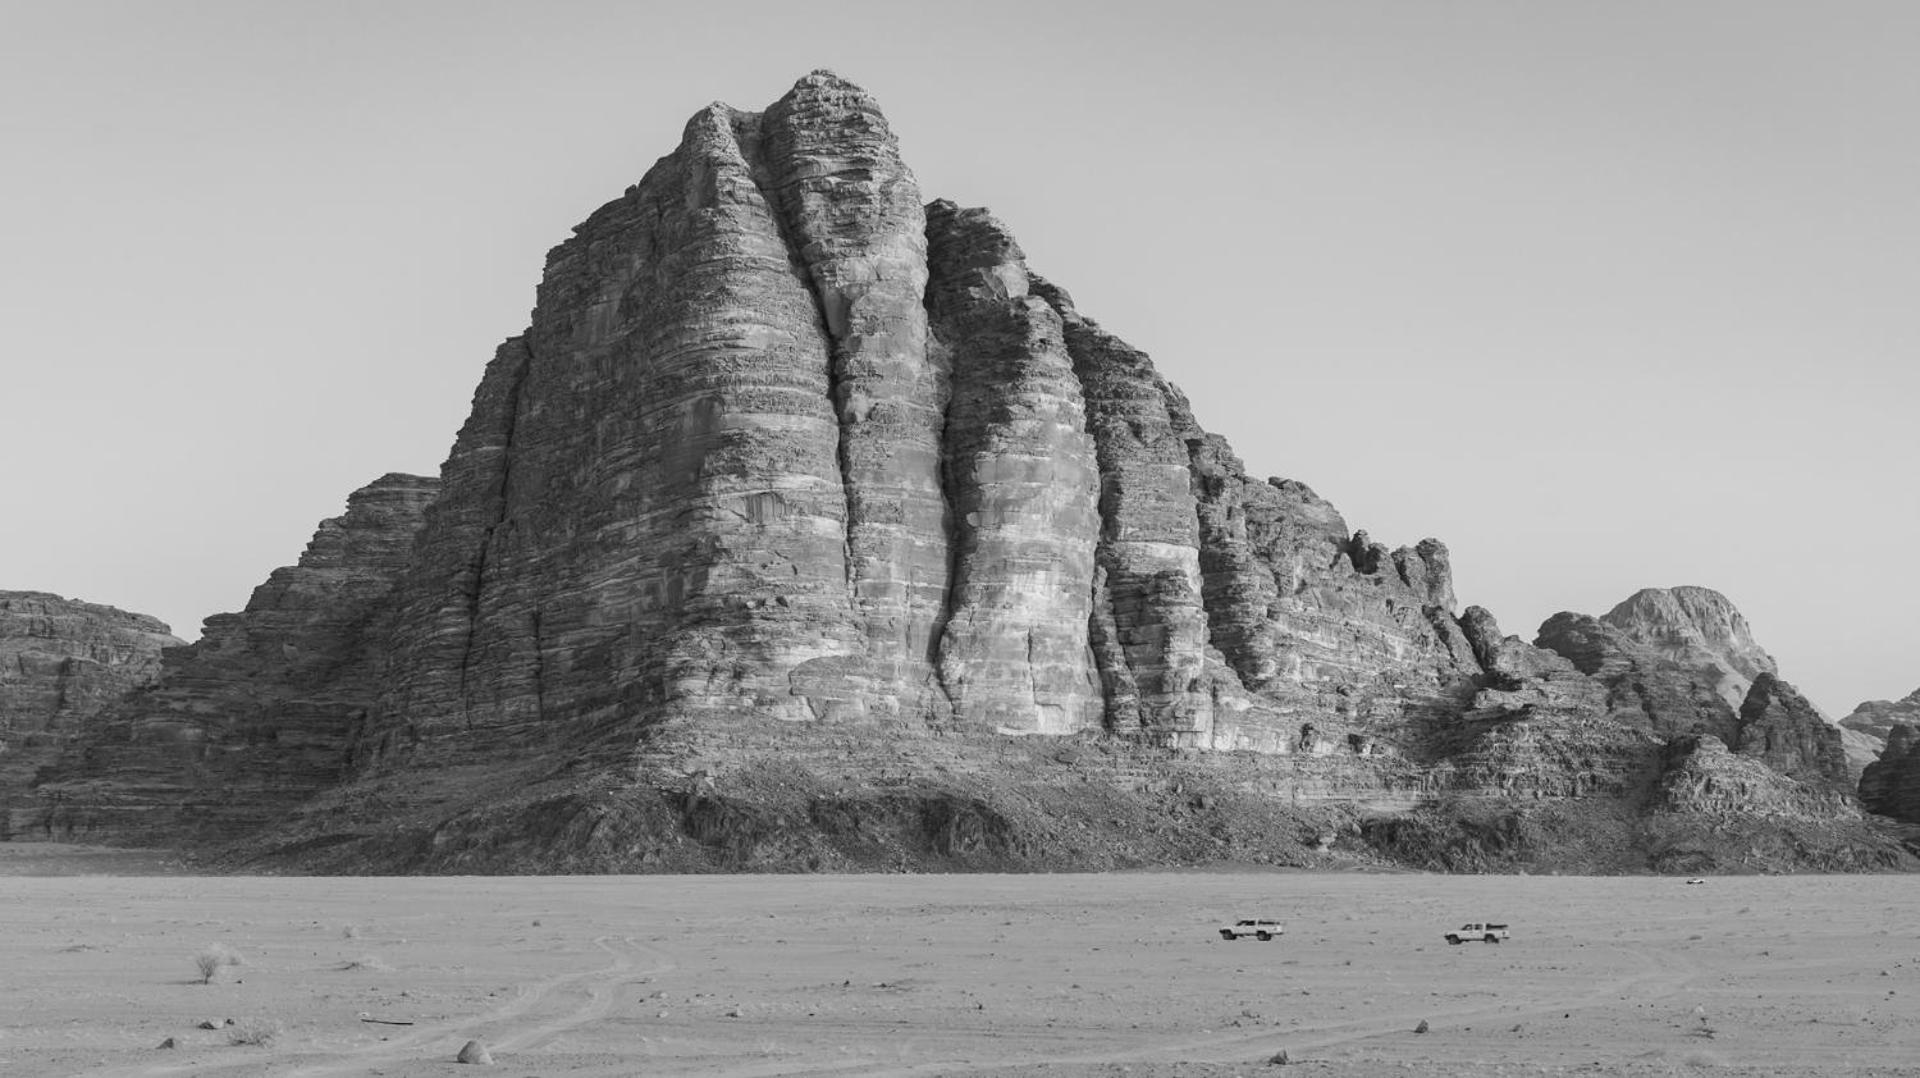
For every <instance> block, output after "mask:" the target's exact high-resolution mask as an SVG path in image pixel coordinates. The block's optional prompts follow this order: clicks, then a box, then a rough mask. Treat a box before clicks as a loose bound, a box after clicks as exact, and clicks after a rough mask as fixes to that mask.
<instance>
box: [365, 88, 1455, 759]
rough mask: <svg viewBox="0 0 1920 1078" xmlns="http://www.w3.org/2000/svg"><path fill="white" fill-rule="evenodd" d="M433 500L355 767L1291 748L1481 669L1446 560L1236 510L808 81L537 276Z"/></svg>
mask: <svg viewBox="0 0 1920 1078" xmlns="http://www.w3.org/2000/svg"><path fill="white" fill-rule="evenodd" d="M443 478H444V482H445V493H444V495H443V496H442V498H441V499H440V501H439V502H438V503H437V504H436V505H435V506H433V507H432V509H431V510H429V512H428V514H427V523H426V527H425V529H424V531H423V534H422V538H421V542H420V548H419V553H420V556H419V558H418V559H417V560H416V562H415V564H414V565H413V566H411V567H410V568H409V569H408V571H407V572H406V574H405V576H404V578H403V580H402V581H401V583H400V586H399V589H398V591H397V602H398V606H399V611H400V612H399V616H398V618H397V621H396V624H395V629H394V634H393V639H392V641H391V650H392V654H393V661H392V664H391V676H390V677H389V678H388V679H387V682H386V684H385V687H384V689H383V693H382V696H381V702H380V707H379V708H378V709H377V715H376V720H375V725H374V730H373V740H372V745H371V747H372V749H373V755H374V756H375V757H376V758H377V759H378V760H379V761H381V763H382V766H389V767H402V766H414V765H415V764H418V763H420V762H422V761H428V760H436V761H440V762H458V761H461V760H469V759H473V758H474V757H475V756H477V755H485V754H494V753H499V752H502V751H512V748H513V747H514V746H521V747H524V746H529V745H542V744H546V743H548V742H550V741H551V740H552V739H553V738H555V737H556V736H559V737H563V738H564V739H566V740H568V741H569V742H575V743H578V742H580V741H582V740H587V741H591V742H593V744H594V745H595V746H597V748H594V749H590V750H588V751H589V752H590V753H597V754H600V755H604V756H605V757H606V758H607V759H617V758H636V759H638V758H647V759H657V760H661V761H665V760H671V759H690V758H692V757H693V756H694V755H695V754H698V753H711V752H712V751H716V750H715V749H714V746H715V745H720V744H723V743H725V742H726V741H728V740H729V739H732V740H735V741H749V742H750V741H753V740H755V739H762V738H763V737H764V731H765V729H766V724H767V723H768V722H769V721H775V722H784V723H797V724H802V725H809V724H811V725H825V726H834V727H840V726H876V727H880V728H884V729H886V730H888V731H891V732H894V733H923V732H958V733H999V734H1050V735H1064V734H1074V733H1080V732H1089V731H1098V732H1111V733H1119V734H1124V735H1128V736H1134V737H1139V738H1142V739H1144V740H1146V741H1148V742H1150V743H1153V744H1159V745H1163V746H1171V747H1190V748H1202V749H1219V748H1229V749H1230V748H1252V749H1259V750H1263V751H1267V752H1275V753H1279V752H1289V751H1293V750H1295V749H1297V748H1300V747H1306V748H1307V749H1309V751H1312V750H1313V748H1314V746H1315V745H1317V744H1320V743H1321V742H1323V741H1326V740H1327V739H1329V738H1337V737H1343V736H1345V735H1346V734H1347V733H1348V732H1351V731H1352V730H1361V729H1365V730H1366V731H1367V732H1368V734H1369V736H1373V737H1381V738H1386V739H1389V740H1397V741H1410V740H1412V739H1414V738H1416V737H1417V736H1418V735H1419V733H1420V729H1419V724H1420V722H1421V721H1422V719H1423V718H1430V717H1431V716H1432V714H1436V713H1437V712H1438V711H1439V710H1444V708H1445V706H1446V704H1447V702H1448V701H1449V700H1450V699H1452V696H1457V695H1460V694H1463V693H1464V694H1470V693H1471V691H1472V690H1471V687H1470V683H1471V681H1472V679H1473V678H1474V677H1476V676H1477V675H1478V673H1479V669H1478V666H1477V664H1476V663H1475V661H1474V659H1473V657H1472V655H1471V654H1470V653H1469V652H1468V650H1467V649H1466V648H1464V647H1463V646H1459V640H1458V638H1459V632H1458V627H1457V625H1455V624H1454V622H1453V614H1452V605H1453V602H1454V600H1453V594H1452V582H1451V576H1450V571H1449V566H1448V563H1447V552H1446V548H1445V547H1444V546H1443V545H1441V544H1440V543H1439V542H1437V541H1434V540H1428V541H1426V542H1423V543H1422V544H1420V545H1418V546H1416V547H1412V548H1403V549H1401V550H1398V551H1389V550H1387V549H1386V548H1384V547H1381V546H1379V545H1378V544H1375V543H1372V542H1371V541H1370V540H1369V539H1368V538H1367V537H1366V536H1365V534H1364V533H1360V534H1358V535H1355V534H1351V533H1349V531H1348V530H1347V527H1346V524H1345V522H1344V521H1342V520H1341V519H1340V517H1339V515H1338V514H1337V513H1336V512H1334V510H1333V509H1332V507H1331V506H1328V505H1327V504H1326V503H1325V502H1323V501H1321V500H1320V499H1319V498H1318V497H1317V496H1315V495H1314V494H1313V492H1312V491H1311V490H1308V489H1307V488H1306V487H1304V486H1302V485H1300V484H1297V483H1289V482H1285V481H1278V480H1276V481H1270V482H1262V481H1257V480H1253V479H1250V478H1248V477H1247V475H1246V474H1245V472H1244V469H1243V467H1242V465H1241V463H1240V461H1239V460H1238V459H1237V458H1235V457H1234V456H1233V454H1232V453H1231V451H1230V450H1229V449H1228V448H1227V446H1226V445H1225V443H1224V442H1222V441H1221V440H1220V439H1218V438H1216V437H1213V436H1211V435H1209V434H1207V433H1206V431H1204V430H1203V429H1202V428H1201V427H1200V425H1199V424H1198V423H1197V422H1196V421H1195V419H1194V417H1193V415H1192V412H1191V410H1190V409H1189V408H1188V406H1187V402H1186V400H1185V399H1184V397H1182V396H1181V395H1180V393H1179V391H1178V390H1176V389H1174V388H1173V386H1171V385H1170V384H1169V383H1167V382H1166V381H1165V379H1163V378H1162V377H1161V376H1160V375H1159V373H1158V372H1157V371H1156V370H1155V369H1154V366H1153V364H1152V362H1151V361H1150V360H1149V359H1148V358H1147V356H1146V355H1144V354H1143V353H1141V352H1139V351H1138V350H1137V349H1133V348H1131V347H1129V346H1128V345H1126V344H1125V342H1123V341H1120V340H1119V339H1117V338H1115V337H1114V336H1112V335H1111V334H1109V333H1107V332H1106V331H1105V330H1103V329H1102V328H1101V327H1100V326H1099V325H1097V324H1096V323H1094V322H1092V321H1091V320H1089V319H1087V318H1085V317H1084V316H1082V315H1081V314H1080V313H1079V311H1078V310H1077V309H1076V308H1075V307H1074V305H1073V303H1072V301H1071V299H1070V298H1068V296H1067V294H1066V293H1065V292H1064V291H1063V290H1061V289H1059V288H1057V287H1055V286H1053V285H1051V284H1049V283H1048V282H1046V281H1044V280H1042V279H1041V278H1039V277H1038V276H1037V275H1035V274H1033V273H1032V272H1031V270H1030V269H1029V268H1028V267H1027V265H1026V261H1025V257H1024V255H1023V254H1022V252H1021V251H1020V249H1019V246H1018V244H1017V243H1016V242H1015V241H1014V239H1013V237H1012V236H1011V235H1010V234H1009V233H1008V232H1007V230H1006V229H1005V228H1004V226H1002V225H1001V224H1000V223H999V222H997V221H996V220H994V219H993V218H992V217H991V216H990V215H989V214H987V213H986V212H985V211H982V210H968V209H962V208H960V207H958V206H955V205H953V204H951V203H946V202H937V201H936V202H934V203H932V204H931V205H930V206H928V207H927V208H925V209H923V208H922V201H921V196H920V193H919V191H918V189H917V187H916V186H915V183H914V180H913V176H912V174H911V173H910V172H909V171H908V170H907V168H906V166H905V165H904V164H903V163H902V162H901V161H900V159H899V155H898V152H897V147H896V143H895V140H894V137H893V135H892V133H891V132H890V131H889V129H888V127H887V125H886V121H885V120H884V118H883V117H882V116H881V114H880V112H879V110H878V108H877V107H876V106H875V105H874V103H873V101H872V99H871V98H869V97H868V96H867V95H866V94H865V93H864V92H862V91H860V90H859V89H858V88H857V87H854V86H853V85H852V84H850V83H848V82H846V81H845V80H843V79H840V78H838V77H836V76H833V75H831V74H827V73H816V74H815V75H812V76H809V77H808V78H805V79H802V80H801V81H800V82H799V83H798V84H796V85H795V87H794V89H793V90H792V92H790V93H789V94H788V95H787V96H786V97H784V98H782V99H781V100H780V101H779V102H776V103H775V104H774V105H773V106H772V107H771V108H769V109H768V110H766V111H765V112H764V113H753V112H745V111H741V110H736V109H732V108H729V107H726V106H722V105H715V106H713V107H711V108H709V109H707V110H705V111H703V112H701V113H700V114H699V115H697V116H696V117H695V118H694V119H693V120H692V121H691V122H690V123H689V125H688V127H687V130H686V133H685V137H684V138H683V141H682V143H681V146H680V148H679V149H678V150H677V151H675V152H674V153H673V154H671V155H669V156H668V157H666V158H663V159H662V160H661V161H660V162H659V163H658V164H657V165H656V166H655V167H654V168H653V169H652V170H651V171H649V172H648V174H647V175H646V177H645V178H643V179H642V180H641V181H640V183H638V184H636V185H635V186H633V187H632V188H630V189H629V190H628V191H627V193H626V195H625V196H624V197H622V198H621V199H619V200H617V201H615V202H613V203H610V204H608V205H607V206H605V207H602V208H601V209H600V210H599V211H598V212H596V213H595V214H594V215H593V216H592V217H590V218H589V219H588V220H587V221H586V223H584V224H583V225H581V226H580V227H579V228H578V229H577V230H576V235H575V237H574V238H573V239H572V240H569V241H568V242H567V243H565V244H562V245H561V246H560V247H558V248H556V249H555V250H554V252H553V253H552V255H551V256H550V257H549V260H548V267H547V273H546V277H545V280H544V281H543V282H542V284H541V287H540V293H539V305H538V307H537V309H536V310H535V313H534V318H533V324H532V326H531V327H530V328H529V330H528V331H527V332H526V333H525V334H524V335H522V336H521V337H519V338H516V339H515V340H513V341H510V342H508V343H507V345H505V346H503V348H502V349H501V352H500V353H499V355H498V356H496V358H495V360H494V363H493V365H492V366H491V367H490V368H489V370H488V372H487V374H486V377H485V379H484V380H483V383H482V385H481V388H480V390H479V392H478V393H477V394H476V397H475V407H474V412H473V416H472V418H471V419H470V421H469V423H468V425H467V427H466V428H465V429H464V430H463V431H462V433H461V435H460V438H459V440H458V442H457V443H456V445H455V448H454V452H453V455H452V457H451V458H450V460H449V462H448V464H447V467H446V469H445V470H444V472H443ZM1449 694H1452V696H1450V695H1449ZM1303 727H1312V729H1307V730H1304V731H1303ZM1349 728H1351V730H1350V729H1349Z"/></svg>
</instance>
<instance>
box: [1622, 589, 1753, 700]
mask: <svg viewBox="0 0 1920 1078" xmlns="http://www.w3.org/2000/svg"><path fill="white" fill-rule="evenodd" d="M1600 621H1601V622H1602V623H1603V624H1605V625H1607V626H1609V627H1611V628H1614V629H1617V630H1619V631H1620V632H1621V633H1622V634H1623V635H1624V636H1626V638H1627V639H1629V640H1632V641H1635V642H1637V643H1639V644H1641V645H1643V646H1645V647H1646V648H1648V649H1649V650H1651V651H1652V652H1653V653H1654V654H1656V655H1658V656H1659V657H1661V658H1662V659H1665V660H1667V661H1668V662H1671V663H1673V664H1674V665H1676V666H1680V667H1686V668H1691V669H1694V670H1697V671H1699V672H1700V673H1701V674H1702V675H1703V676H1704V677H1708V678H1711V679H1712V682H1713V685H1712V687H1713V689H1714V691H1715V692H1717V693H1718V694H1719V695H1720V698H1721V699H1722V700H1725V701H1726V702H1727V703H1728V704H1729V705H1731V706H1733V707H1739V706H1740V705H1741V703H1742V702H1743V701H1744V700H1745V699H1746V696H1747V690H1748V688H1750V687H1751V686H1752V685H1753V682H1754V679H1756V678H1758V677H1759V676H1760V675H1761V674H1778V673H1779V672H1780V671H1779V669H1778V668H1777V667H1776V666H1775V665H1774V661H1773V657H1772V656H1770V655H1768V654H1767V653H1766V652H1764V651H1762V650H1760V645H1758V644H1756V643H1754V642H1753V632H1752V630H1751V629H1749V628H1748V627H1747V619H1746V618H1744V617H1741V616H1740V611H1738V610H1736V609H1734V606H1733V604H1732V603H1731V602H1729V601H1727V597H1726V596H1724V595H1722V594H1720V593H1719V592H1717V591H1714V590H1713V589H1711V588H1697V587H1680V588H1644V589H1642V590H1640V591H1637V592H1635V593H1634V594H1633V595H1631V596H1629V597H1628V598H1627V599H1626V600H1625V601H1624V602H1622V603H1621V604H1620V605H1618V606H1616V607H1614V608H1613V609H1612V610H1609V611H1607V612H1606V613H1605V614H1602V615H1600Z"/></svg>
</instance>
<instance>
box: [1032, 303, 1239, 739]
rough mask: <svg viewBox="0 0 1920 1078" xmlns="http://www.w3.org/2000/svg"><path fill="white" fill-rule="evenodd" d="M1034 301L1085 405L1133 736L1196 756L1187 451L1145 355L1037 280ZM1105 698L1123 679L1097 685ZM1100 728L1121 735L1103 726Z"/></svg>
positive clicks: (1196, 619) (1202, 645) (1206, 700)
mask: <svg viewBox="0 0 1920 1078" xmlns="http://www.w3.org/2000/svg"><path fill="white" fill-rule="evenodd" d="M1031 287H1032V289H1033V292H1034V294H1035V295H1037V296H1039V297H1040V298H1042V299H1044V300H1045V301H1046V302H1047V303H1048V304H1049V305H1051V306H1052V307H1053V308H1054V310H1055V311H1056V312H1057V313H1058V314H1059V316H1060V319H1061V324H1062V327H1063V331H1064V336H1065V340H1066V344H1067V350H1068V353H1069V355H1071V356H1072V359H1073V368H1074V373H1075V376H1076V377H1077V378H1078V380H1079V382H1080V389H1081V394H1082V396H1083V398H1084V400H1085V402H1086V414H1087V432H1088V433H1089V434H1090V435H1092V437H1093V440H1094V447H1095V457H1096V459H1097V461H1098V463H1099V468H1100V516H1101V534H1100V542H1099V546H1098V548H1097V553H1096V558H1097V560H1098V562H1099V564H1100V566H1101V568H1102V569H1104V570H1105V571H1106V587H1107V595H1108V601H1109V605H1110V607H1111V610H1112V617H1113V628H1114V637H1115V639H1116V642H1117V643H1118V645H1119V648H1118V651H1119V653H1120V654H1121V655H1123V656H1125V660H1126V665H1127V669H1128V673H1129V675H1130V677H1131V679H1132V681H1133V684H1134V686H1135V691H1136V692H1137V694H1138V700H1139V708H1140V727H1141V736H1143V737H1146V738H1148V739H1150V740H1153V741H1156V742H1159V743H1163V744H1168V745H1178V746H1203V745H1207V744H1209V743H1210V741H1211V738H1212V734H1213V718H1214V716H1213V696H1212V693H1211V691H1210V690H1209V687H1208V685H1207V677H1206V669H1205V664H1206V647H1207V617H1206V610H1205V607H1204V605H1203V599H1202V594H1201V593H1202V580H1201V573H1200V550H1199V545H1200V544H1199V534H1198V515H1197V511H1196V508H1195V505H1194V500H1193V482H1192V473H1191V470H1190V469H1191V465H1190V461H1189V457H1188V450H1187V446H1186V443H1185V441H1184V440H1182V439H1181V438H1180V436H1179V435H1178V433H1177V432H1176V431H1175V430H1174V425H1173V420H1172V418H1171V417H1170V416H1169V414H1168V411H1167V396H1166V390H1165V386H1164V383H1163V382H1162V381H1161V379H1160V377H1159V375H1158V374H1156V373H1155V372H1154V370H1153V365H1152V363H1151V361H1149V360H1148V358H1147V357H1146V355H1145V354H1143V353H1141V352H1140V351H1138V350H1137V349H1134V348H1132V347H1130V346H1129V345H1127V344H1126V343H1125V342H1123V341H1121V340H1119V339H1118V338H1116V337H1114V336H1112V335H1111V334H1109V333H1107V332H1106V331H1104V330H1102V329H1101V328H1100V327H1099V326H1098V325H1096V324H1095V323H1093V322H1092V321H1090V320H1088V319H1085V318H1083V317H1081V316H1080V314H1079V312H1078V311H1076V310H1075V309H1074V306H1073V301H1072V299H1071V298H1070V297H1068V296H1067V294H1066V293H1065V292H1064V291H1062V290H1060V289H1059V288H1056V287H1054V286H1053V285H1051V284H1049V283H1048V282H1046V281H1044V280H1042V279H1041V278H1039V277H1038V276H1035V277H1033V278H1032V281H1031ZM1105 680H1106V683H1107V686H1108V688H1109V690H1110V691H1111V690H1113V689H1114V688H1115V687H1116V686H1117V685H1119V684H1122V683H1124V680H1125V679H1123V678H1119V677H1116V676H1114V675H1111V674H1107V675H1105ZM1109 722H1110V724H1113V725H1116V726H1117V725H1119V722H1118V721H1117V720H1116V719H1115V718H1114V717H1112V716H1110V717H1109Z"/></svg>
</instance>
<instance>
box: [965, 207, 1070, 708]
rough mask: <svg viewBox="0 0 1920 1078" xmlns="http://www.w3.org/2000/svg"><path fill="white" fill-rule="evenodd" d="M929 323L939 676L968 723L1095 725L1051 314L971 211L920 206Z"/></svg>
mask: <svg viewBox="0 0 1920 1078" xmlns="http://www.w3.org/2000/svg"><path fill="white" fill-rule="evenodd" d="M927 235H928V250H929V265H930V267H931V269H930V276H929V285H928V290H927V297H928V303H927V306H928V310H929V312H930V315H931V326H932V331H933V334H934V337H935V340H936V341H937V342H938V344H939V346H941V347H944V348H945V349H946V350H947V352H948V360H949V363H950V370H951V379H952V382H951V384H952V394H951V398H950V402H949V405H948V411H947V417H948V427H949V437H948V440H947V442H946V446H945V468H944V469H943V472H944V475H945V476H946V479H947V489H948V491H949V499H950V503H951V505H950V508H951V512H952V520H953V533H954V538H953V542H952V548H953V550H954V552H955V559H954V569H953V572H952V576H951V578H950V585H949V594H950V595H951V596H952V601H951V603H950V604H949V610H950V615H949V617H948V620H947V621H946V623H945V625H944V632H943V634H942V635H941V636H940V639H939V644H938V649H939V650H938V659H937V668H938V670H939V673H940V678H941V683H942V684H943V685H944V686H945V688H946V690H947V692H948V694H949V697H950V699H951V700H952V703H953V707H954V712H955V718H956V719H957V720H958V721H960V722H962V723H965V724H967V725H968V726H971V727H972V728H975V729H987V730H997V731H1000V732H1003V733H1047V734H1065V733H1073V732H1076V731H1079V730H1086V729H1094V728H1097V727H1098V726H1099V725H1100V723H1101V716H1102V712H1103V701H1102V694H1101V692H1100V690H1099V684H1098V679H1097V677H1096V674H1095V671H1094V660H1093V656H1092V654H1091V652H1090V650H1089V647H1088V643H1087V632H1088V624H1089V621H1088V619H1089V617H1090V615H1091V613H1092V611H1091V609H1090V606H1091V598H1092V595H1091V585H1092V582H1093V576H1094V549H1095V546H1096V544H1097V542H1098V537H1099V530H1100V522H1099V513H1098V506H1097V502H1096V493H1097V491H1098V488H1099V471H1098V466H1097V464H1096V463H1095V459H1094V450H1093V444H1092V439H1091V438H1090V436H1089V435H1088V434H1087V432H1086V418H1085V410H1084V407H1083V404H1082V401H1081V397H1080V386H1079V382H1078V380H1077V378H1076V377H1075V375H1074V373H1073V363H1072V359H1071V357H1070V356H1069V355H1068V354H1067V349H1066V343H1065V341H1064V339H1063V337H1062V328H1061V323H1060V317H1059V315H1058V313H1057V312H1056V311H1054V309H1053V308H1052V307H1050V306H1049V305H1048V304H1047V303H1046V302H1045V301H1043V300H1041V299H1040V298H1038V297H1036V296H1033V295H1031V294H1030V293H1029V288H1028V275H1027V271H1026V265H1025V260H1024V257H1023V256H1022V254H1021V252H1020V248H1019V247H1018V246H1017V245H1016V244H1015V243H1014V241H1013V238H1012V237H1011V236H1010V235H1008V234H1007V232H1006V230H1005V228H1003V227H1002V226H1001V225H1000V223H999V222H998V221H996V220H994V219H993V217H992V216H991V215H990V214H988V213H987V212H986V211H984V210H963V209H960V208H959V207H957V206H955V205H953V204H952V203H950V202H944V201H942V202H935V203H932V204H931V205H930V206H929V207H928V208H927Z"/></svg>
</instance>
